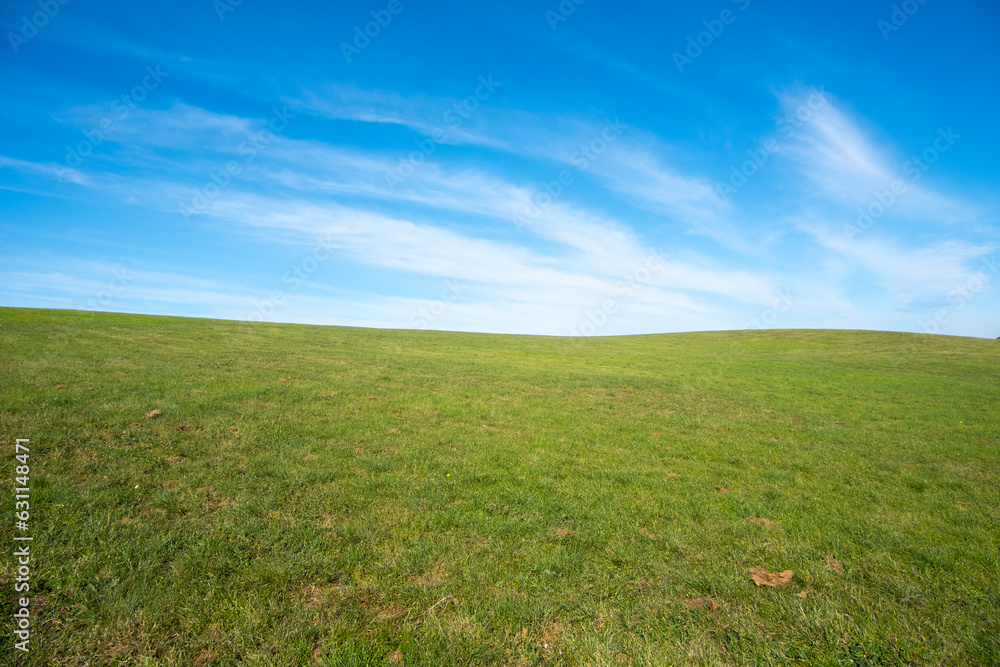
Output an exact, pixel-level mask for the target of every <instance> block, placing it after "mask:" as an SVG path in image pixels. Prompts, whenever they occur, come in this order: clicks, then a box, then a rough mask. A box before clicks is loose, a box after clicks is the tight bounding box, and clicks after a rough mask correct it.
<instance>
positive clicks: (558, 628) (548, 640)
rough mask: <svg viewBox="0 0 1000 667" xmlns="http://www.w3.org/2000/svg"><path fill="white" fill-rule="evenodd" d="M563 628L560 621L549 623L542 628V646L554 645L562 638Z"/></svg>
mask: <svg viewBox="0 0 1000 667" xmlns="http://www.w3.org/2000/svg"><path fill="white" fill-rule="evenodd" d="M562 633H563V627H562V625H561V624H560V623H559V621H548V622H547V623H546V624H545V625H544V626H543V627H542V637H541V640H542V644H554V643H555V642H556V640H558V639H559V637H561V636H562Z"/></svg>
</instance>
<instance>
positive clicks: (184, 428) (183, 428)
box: [177, 424, 191, 431]
mask: <svg viewBox="0 0 1000 667" xmlns="http://www.w3.org/2000/svg"><path fill="white" fill-rule="evenodd" d="M177 430H178V431H190V430H191V427H190V426H188V425H187V424H179V425H178V426H177Z"/></svg>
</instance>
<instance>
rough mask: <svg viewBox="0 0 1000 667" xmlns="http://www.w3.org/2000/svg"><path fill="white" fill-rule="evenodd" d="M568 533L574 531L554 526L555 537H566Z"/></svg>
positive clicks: (574, 533)
mask: <svg viewBox="0 0 1000 667" xmlns="http://www.w3.org/2000/svg"><path fill="white" fill-rule="evenodd" d="M568 535H576V531H575V530H570V529H569V528H556V536H557V537H566V536H568Z"/></svg>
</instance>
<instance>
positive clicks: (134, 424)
mask: <svg viewBox="0 0 1000 667" xmlns="http://www.w3.org/2000/svg"><path fill="white" fill-rule="evenodd" d="M129 426H131V427H132V428H142V424H140V423H139V422H132V423H131V424H129Z"/></svg>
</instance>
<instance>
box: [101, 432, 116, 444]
mask: <svg viewBox="0 0 1000 667" xmlns="http://www.w3.org/2000/svg"><path fill="white" fill-rule="evenodd" d="M113 437H115V434H114V433H105V434H104V436H103V437H102V438H101V440H103V441H104V442H107V441H108V440H110V439H111V438H113Z"/></svg>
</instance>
